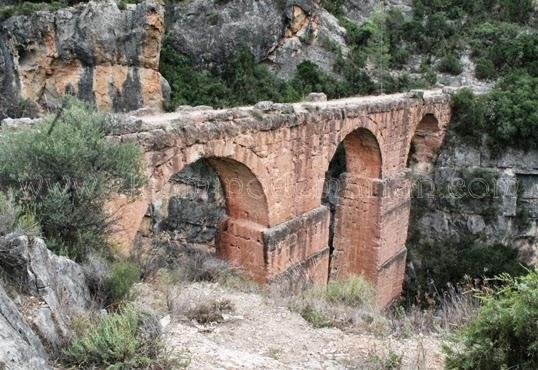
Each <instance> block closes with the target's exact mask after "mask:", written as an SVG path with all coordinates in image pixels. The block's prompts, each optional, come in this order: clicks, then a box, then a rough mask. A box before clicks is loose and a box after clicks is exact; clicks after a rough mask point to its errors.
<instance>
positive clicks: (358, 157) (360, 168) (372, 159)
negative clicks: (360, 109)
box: [343, 128, 383, 178]
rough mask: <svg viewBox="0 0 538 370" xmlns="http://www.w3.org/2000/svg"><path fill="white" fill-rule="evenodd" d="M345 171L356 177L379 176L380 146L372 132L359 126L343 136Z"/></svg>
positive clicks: (381, 166) (380, 165) (380, 163)
mask: <svg viewBox="0 0 538 370" xmlns="http://www.w3.org/2000/svg"><path fill="white" fill-rule="evenodd" d="M343 143H344V148H345V152H346V172H347V173H349V174H351V175H353V176H358V177H365V178H381V174H382V168H383V164H382V156H381V148H380V146H379V143H378V141H377V138H376V137H375V136H374V134H373V133H372V132H371V131H370V130H368V129H365V128H359V129H357V130H355V131H353V132H351V133H350V134H348V135H347V136H346V137H345V138H344V141H343Z"/></svg>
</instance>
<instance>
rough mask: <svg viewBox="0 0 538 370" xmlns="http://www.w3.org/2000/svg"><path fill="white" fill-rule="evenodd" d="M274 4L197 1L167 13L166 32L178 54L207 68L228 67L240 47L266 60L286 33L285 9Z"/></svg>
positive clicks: (265, 0) (243, 0)
mask: <svg viewBox="0 0 538 370" xmlns="http://www.w3.org/2000/svg"><path fill="white" fill-rule="evenodd" d="M279 4H280V3H279V2H278V1H274V0H231V1H226V2H219V3H215V2H214V1H213V0H194V1H188V2H184V3H174V4H173V5H172V6H170V7H169V8H168V10H167V15H166V28H167V33H168V35H169V37H170V40H171V45H172V47H173V48H174V49H176V50H177V51H178V52H180V53H183V54H185V55H188V56H190V57H191V58H193V60H194V61H195V63H197V64H203V65H206V66H220V65H223V64H225V63H226V62H227V61H228V60H229V59H230V57H231V56H232V55H233V53H234V52H235V51H236V50H238V49H239V48H241V47H245V48H247V49H248V50H250V51H251V52H252V54H253V55H254V56H255V58H256V60H258V61H261V60H263V59H264V58H265V57H266V55H267V52H268V51H269V50H271V49H272V48H273V47H275V46H276V44H277V41H278V40H279V39H280V37H281V36H282V32H283V31H284V25H285V18H284V12H285V7H281V6H280V5H279Z"/></svg>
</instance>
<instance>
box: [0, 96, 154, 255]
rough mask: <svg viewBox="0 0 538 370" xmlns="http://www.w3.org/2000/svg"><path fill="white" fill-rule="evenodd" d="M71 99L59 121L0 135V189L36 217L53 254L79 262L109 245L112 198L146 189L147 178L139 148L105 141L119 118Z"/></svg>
mask: <svg viewBox="0 0 538 370" xmlns="http://www.w3.org/2000/svg"><path fill="white" fill-rule="evenodd" d="M66 99H67V100H66V103H65V109H64V111H63V113H62V114H61V115H60V116H59V118H58V119H57V120H55V119H54V118H53V117H49V118H46V119H45V120H44V122H42V123H41V124H38V125H36V126H34V127H32V128H25V129H20V130H12V131H6V132H5V134H3V135H2V136H1V137H0V188H3V189H6V188H7V189H11V190H12V191H13V192H14V194H15V198H16V200H17V202H18V204H19V206H20V207H21V208H22V209H23V211H24V212H25V213H31V214H34V215H35V216H36V218H37V220H38V221H39V224H40V225H41V229H42V232H43V236H44V237H45V238H46V239H47V245H48V247H49V248H50V249H52V250H53V251H55V252H56V253H60V254H66V255H68V256H69V257H71V258H74V259H76V260H78V261H80V260H82V259H83V258H84V256H85V255H86V254H87V252H88V251H89V250H100V249H102V248H103V247H104V246H106V244H107V236H108V233H109V231H110V225H111V223H112V222H113V220H112V219H111V218H110V216H109V215H108V214H106V212H105V210H104V202H105V201H106V199H107V197H108V196H109V195H110V194H111V193H112V192H116V191H132V190H134V189H136V188H138V187H140V186H141V185H142V184H143V183H144V176H143V170H142V160H141V152H140V150H139V149H138V147H137V146H136V145H134V144H125V143H122V144H116V143H112V142H110V141H108V140H107V139H106V135H107V134H108V133H110V132H111V131H112V130H113V127H114V124H115V122H114V117H113V116H111V115H108V114H105V113H99V112H96V111H95V110H94V109H93V108H92V107H90V106H89V105H87V104H84V103H81V102H79V101H77V100H75V99H74V98H66Z"/></svg>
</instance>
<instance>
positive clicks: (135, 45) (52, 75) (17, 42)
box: [0, 0, 169, 111]
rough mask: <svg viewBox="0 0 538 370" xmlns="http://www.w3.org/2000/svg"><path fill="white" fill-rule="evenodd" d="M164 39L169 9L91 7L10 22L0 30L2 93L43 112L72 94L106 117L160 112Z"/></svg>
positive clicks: (152, 4) (101, 4) (145, 4)
mask: <svg viewBox="0 0 538 370" xmlns="http://www.w3.org/2000/svg"><path fill="white" fill-rule="evenodd" d="M163 33H164V8H163V7H162V6H161V5H159V4H158V3H156V2H153V1H147V2H143V3H140V4H137V5H136V6H135V5H133V6H128V7H127V9H125V10H120V9H118V6H117V5H116V2H115V1H113V0H109V1H104V2H96V1H90V2H89V3H87V4H80V5H78V6H76V7H71V8H66V9H62V10H58V11H56V12H36V13H35V14H33V15H31V16H17V17H12V18H9V19H8V20H6V21H5V22H3V23H2V24H0V65H2V66H3V67H4V68H2V69H1V70H2V72H0V87H1V88H2V93H3V94H4V95H8V96H9V97H10V98H9V100H11V103H16V101H17V100H19V99H28V100H30V101H32V102H35V103H37V104H38V105H39V106H40V107H42V108H49V107H54V106H57V105H58V103H59V101H60V100H61V97H62V96H63V95H64V94H65V93H66V92H70V93H72V94H74V95H76V96H78V97H79V98H81V99H84V100H87V101H90V102H93V103H95V104H96V105H97V107H99V108H100V109H103V110H108V111H130V110H136V109H138V108H141V107H151V108H154V109H156V110H161V109H162V105H163V101H164V100H165V99H166V95H167V94H168V90H169V87H168V84H167V82H166V81H165V80H164V79H163V78H162V76H161V75H160V73H159V71H158V66H159V56H160V50H161V39H162V36H163ZM0 103H2V102H0ZM7 103H9V102H3V104H4V105H5V104H7ZM1 110H2V107H1V106H0V111H1Z"/></svg>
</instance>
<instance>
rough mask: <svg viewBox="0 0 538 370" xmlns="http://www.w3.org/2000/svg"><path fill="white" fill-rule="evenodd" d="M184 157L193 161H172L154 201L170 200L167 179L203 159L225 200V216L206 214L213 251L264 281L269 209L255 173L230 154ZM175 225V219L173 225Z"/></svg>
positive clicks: (172, 189) (172, 187)
mask: <svg viewBox="0 0 538 370" xmlns="http://www.w3.org/2000/svg"><path fill="white" fill-rule="evenodd" d="M187 158H189V159H192V160H191V161H186V162H187V163H185V162H179V161H175V162H174V163H175V165H174V166H173V167H171V168H170V169H169V170H167V171H166V174H167V175H168V176H167V177H166V181H167V185H161V186H160V187H159V192H156V193H155V195H154V197H153V201H154V202H155V201H157V202H158V203H161V204H163V203H164V202H168V201H169V199H172V196H174V186H173V185H169V184H168V182H169V181H170V179H174V178H175V177H176V175H177V174H181V173H182V172H183V171H185V170H187V169H189V168H190V166H192V165H195V164H197V163H200V162H204V163H205V166H206V167H205V168H206V171H207V170H208V169H211V170H212V171H211V172H212V173H213V175H212V176H213V179H215V180H216V178H217V177H218V182H219V183H220V187H221V189H222V193H223V195H224V201H225V206H224V209H225V215H221V216H220V217H218V219H215V217H208V219H209V220H210V221H208V222H210V223H211V225H210V229H212V230H215V229H213V227H215V228H216V235H214V242H215V246H214V250H215V253H216V254H217V256H219V257H221V258H222V259H224V260H226V261H228V262H229V263H230V264H232V265H234V266H236V267H238V268H240V269H242V270H243V271H244V272H245V273H246V274H247V275H250V276H251V277H252V278H254V279H255V280H258V281H260V282H263V281H264V278H265V266H266V263H265V260H264V252H263V238H262V233H263V231H264V230H266V229H267V227H268V225H269V213H268V210H269V209H268V203H267V197H266V194H265V191H264V188H263V186H262V184H261V182H260V180H259V178H258V176H256V175H255V174H254V173H253V171H251V169H250V167H248V166H247V165H246V164H244V163H243V162H240V161H239V160H236V159H232V158H230V157H219V156H214V155H209V156H200V155H193V156H190V157H187ZM174 171H175V172H174ZM213 171H214V172H213ZM195 181H196V179H195ZM183 183H184V182H183ZM182 186H183V185H182ZM202 186H203V184H202ZM176 189H177V188H176ZM207 198H208V197H206V198H205V199H206V200H207ZM198 200H199V199H198ZM186 204H187V206H188V205H189V204H191V203H188V202H186ZM163 205H164V204H163ZM205 210H206V208H201V210H200V209H197V211H196V212H194V209H193V212H194V213H195V214H198V213H203V212H204V211H205ZM187 213H188V212H187ZM199 216H200V218H204V216H207V215H202V214H200V215H199ZM186 222H189V220H186ZM177 224H178V223H177V222H176V223H175V224H174V225H177ZM187 244H188V243H187ZM210 244H211V243H210Z"/></svg>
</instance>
